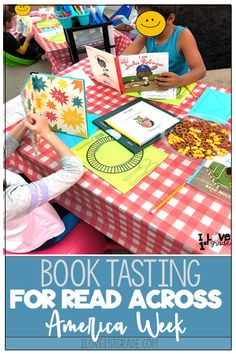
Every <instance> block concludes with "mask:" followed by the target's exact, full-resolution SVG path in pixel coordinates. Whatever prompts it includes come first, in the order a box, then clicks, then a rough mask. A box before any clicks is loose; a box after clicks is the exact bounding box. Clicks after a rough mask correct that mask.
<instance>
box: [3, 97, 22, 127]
mask: <svg viewBox="0 0 236 354" xmlns="http://www.w3.org/2000/svg"><path fill="white" fill-rule="evenodd" d="M23 118H25V110H24V106H23V103H22V99H21V95H19V96H16V97H14V98H12V99H11V100H10V101H7V102H6V128H8V127H10V126H12V125H13V124H15V123H16V122H19V121H20V120H21V119H23Z"/></svg>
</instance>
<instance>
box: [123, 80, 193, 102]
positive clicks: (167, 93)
mask: <svg viewBox="0 0 236 354" xmlns="http://www.w3.org/2000/svg"><path fill="white" fill-rule="evenodd" d="M195 86H196V82H194V83H192V84H190V85H188V88H189V89H190V90H191V91H192V90H193V89H194V87H195ZM127 95H129V96H133V97H137V98H139V97H142V98H145V99H147V100H151V101H156V102H162V103H165V104H172V105H174V106H178V105H180V104H181V103H182V102H183V101H184V100H185V99H186V97H188V96H189V91H188V90H187V89H186V88H185V87H178V88H177V89H169V90H164V91H163V90H157V89H155V90H154V91H144V92H142V91H137V92H128V93H127Z"/></svg>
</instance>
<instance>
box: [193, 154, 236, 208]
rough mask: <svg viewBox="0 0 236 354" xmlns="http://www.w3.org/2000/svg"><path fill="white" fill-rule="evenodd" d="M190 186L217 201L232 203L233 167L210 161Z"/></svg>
mask: <svg viewBox="0 0 236 354" xmlns="http://www.w3.org/2000/svg"><path fill="white" fill-rule="evenodd" d="M189 184H190V185H191V186H193V187H195V188H197V189H199V190H201V191H203V192H204V193H206V194H208V195H211V196H212V197H214V198H216V199H219V200H221V201H225V202H226V203H228V204H230V203H231V187H232V180H231V167H227V166H225V165H223V164H220V163H218V162H215V161H213V162H212V161H208V162H207V164H206V165H205V166H204V167H203V168H202V169H201V171H200V172H199V173H198V175H197V176H196V177H195V178H194V179H193V180H192V181H191V182H190V183H189Z"/></svg>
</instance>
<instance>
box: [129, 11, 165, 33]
mask: <svg viewBox="0 0 236 354" xmlns="http://www.w3.org/2000/svg"><path fill="white" fill-rule="evenodd" d="M135 25H136V29H137V30H138V31H139V33H141V34H142V35H144V36H146V37H155V36H158V34H161V33H162V32H163V31H164V29H165V27H166V21H165V19H164V17H163V16H162V15H161V14H159V12H156V11H145V12H142V13H141V14H140V15H139V16H138V17H137V20H136V23H135Z"/></svg>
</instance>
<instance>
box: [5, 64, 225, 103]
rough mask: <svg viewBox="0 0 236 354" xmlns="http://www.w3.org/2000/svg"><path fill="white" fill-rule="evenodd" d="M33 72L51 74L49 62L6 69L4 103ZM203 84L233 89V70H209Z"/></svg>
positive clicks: (19, 90) (17, 91) (13, 95)
mask: <svg viewBox="0 0 236 354" xmlns="http://www.w3.org/2000/svg"><path fill="white" fill-rule="evenodd" d="M31 71H36V72H37V71H38V72H47V73H50V72H51V65H50V63H49V62H48V61H44V60H39V61H38V62H36V63H35V64H33V65H30V66H24V65H21V66H17V67H6V68H4V73H5V75H4V78H5V80H4V82H5V85H4V86H5V92H4V102H6V101H8V100H10V99H11V98H13V97H15V96H17V95H19V94H20V92H21V89H22V87H23V85H24V83H25V81H26V79H27V77H28V75H29V73H30V72H31ZM201 81H202V82H207V83H211V84H216V85H220V86H222V87H226V88H231V69H220V70H209V71H207V74H206V76H205V78H204V79H202V80H201Z"/></svg>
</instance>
